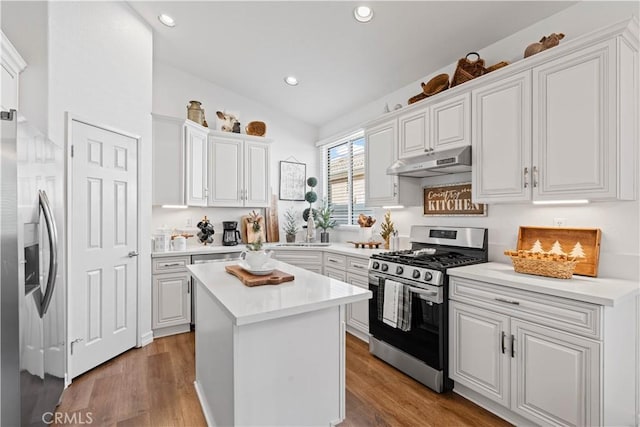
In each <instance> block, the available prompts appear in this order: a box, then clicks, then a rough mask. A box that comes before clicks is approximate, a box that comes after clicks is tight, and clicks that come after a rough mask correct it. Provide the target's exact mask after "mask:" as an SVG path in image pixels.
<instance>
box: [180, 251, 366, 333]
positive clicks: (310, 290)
mask: <svg viewBox="0 0 640 427" xmlns="http://www.w3.org/2000/svg"><path fill="white" fill-rule="evenodd" d="M236 263H237V261H227V262H216V263H207V264H194V265H189V266H187V269H188V270H189V271H190V273H191V275H192V276H193V277H194V278H195V279H196V280H197V281H198V282H200V283H201V284H202V286H199V287H198V292H200V291H201V289H203V288H204V289H206V290H207V291H209V292H210V293H211V295H213V297H214V298H215V299H216V300H217V301H218V302H219V303H220V304H221V305H222V307H224V309H225V310H226V311H227V313H228V314H229V315H230V316H231V317H232V319H233V322H234V324H235V325H246V324H249V323H255V322H262V321H264V320H269V319H276V318H279V317H285V316H291V315H294V314H301V313H307V312H310V311H314V310H320V309H323V308H328V307H333V306H337V305H342V304H349V303H352V302H357V301H362V300H367V299H369V298H371V296H372V294H371V291H369V290H367V289H362V288H359V287H357V286H352V285H349V284H348V283H344V282H341V281H339V280H335V279H331V278H329V277H326V276H322V275H320V274H317V273H313V272H311V271H308V270H305V269H302V268H298V267H295V266H293V265H290V264H286V263H284V262H281V261H275V263H276V268H277V269H278V270H280V271H283V272H285V273H289V274H293V275H294V276H295V279H294V280H293V281H291V282H285V283H281V284H279V285H263V286H254V287H249V286H245V285H244V284H243V283H242V282H241V281H240V280H239V279H238V278H236V277H235V276H233V275H232V274H230V273H227V272H226V271H225V269H224V267H225V266H227V265H234V264H236Z"/></svg>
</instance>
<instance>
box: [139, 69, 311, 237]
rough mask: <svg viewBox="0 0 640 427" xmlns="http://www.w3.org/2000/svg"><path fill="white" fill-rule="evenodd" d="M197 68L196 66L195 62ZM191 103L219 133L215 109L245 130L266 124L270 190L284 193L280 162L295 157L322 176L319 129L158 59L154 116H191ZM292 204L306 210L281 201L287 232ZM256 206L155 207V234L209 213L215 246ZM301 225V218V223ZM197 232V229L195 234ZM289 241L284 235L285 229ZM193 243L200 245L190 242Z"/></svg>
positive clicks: (308, 169) (198, 218)
mask: <svg viewBox="0 0 640 427" xmlns="http://www.w3.org/2000/svg"><path fill="white" fill-rule="evenodd" d="M190 65H192V64H190ZM190 100H198V101H200V102H202V107H203V108H204V109H205V113H206V119H207V122H208V124H209V127H210V128H212V129H216V128H218V129H219V127H216V124H217V120H216V115H215V113H216V111H217V110H227V111H230V112H235V113H238V114H239V119H240V123H241V129H242V132H243V133H244V126H245V125H246V124H247V123H248V122H250V121H253V120H261V121H263V122H265V123H266V125H267V134H266V136H267V137H268V138H269V139H273V141H274V142H273V143H272V145H271V176H270V179H271V188H272V193H273V194H276V195H277V194H278V192H279V178H280V161H281V160H288V159H289V160H293V157H295V159H297V161H300V162H302V163H306V165H307V176H317V174H318V173H319V170H320V169H319V168H318V165H317V161H318V156H317V152H316V151H317V149H316V147H315V141H316V140H317V129H316V128H315V127H313V126H310V125H307V124H306V123H303V122H301V121H299V120H296V119H294V118H292V117H290V116H288V115H287V114H285V113H283V112H280V111H277V110H274V109H273V108H271V107H267V106H265V105H262V104H260V103H258V102H256V101H253V100H252V99H250V98H247V97H244V96H241V95H238V94H236V93H234V92H231V91H229V90H227V89H225V88H223V87H220V86H218V85H216V84H215V83H213V82H209V81H206V80H203V79H201V78H199V77H196V76H194V75H192V74H189V73H188V72H186V71H183V70H179V69H177V68H175V67H172V66H170V65H168V64H166V63H163V62H160V61H154V68H153V112H154V113H157V114H162V115H166V116H173V117H184V118H186V116H187V105H188V104H189V101H190ZM289 206H293V207H294V208H295V209H296V210H298V211H300V212H302V210H303V209H304V208H305V207H306V203H305V202H287V201H279V203H278V210H279V215H280V225H281V227H280V228H282V221H283V219H282V216H283V214H284V211H285V210H286V209H287V208H288V207H289ZM251 210H252V209H251V208H189V209H187V210H171V209H163V208H161V207H154V208H153V221H152V224H151V230H155V229H156V228H158V227H160V226H162V225H168V226H169V227H178V228H185V223H186V220H187V218H189V219H190V220H191V222H192V224H193V225H195V224H196V223H197V222H198V221H199V220H200V219H201V218H202V217H203V216H204V215H207V216H208V217H209V219H210V220H211V222H212V223H213V225H214V228H215V230H216V234H215V235H214V243H216V244H217V243H220V239H221V238H222V221H239V220H240V217H241V216H242V215H246V214H248V213H249V212H251ZM300 222H301V223H302V218H301V219H300ZM196 231H197V230H196ZM280 234H281V239H282V240H283V241H284V235H283V234H284V233H283V232H282V230H281V231H280ZM189 244H197V242H196V240H195V239H190V240H189Z"/></svg>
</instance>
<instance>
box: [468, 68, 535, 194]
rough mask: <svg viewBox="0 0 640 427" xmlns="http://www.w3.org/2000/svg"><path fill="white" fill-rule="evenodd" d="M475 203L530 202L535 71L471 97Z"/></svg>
mask: <svg viewBox="0 0 640 427" xmlns="http://www.w3.org/2000/svg"><path fill="white" fill-rule="evenodd" d="M471 98H472V102H473V111H472V117H473V119H472V122H473V127H472V146H473V149H472V150H471V156H472V164H473V173H472V183H473V185H472V187H471V189H472V192H473V193H472V196H473V201H474V203H496V202H513V201H524V200H529V199H530V198H531V166H530V165H531V72H530V71H525V72H522V73H519V74H516V75H514V76H512V77H509V78H506V79H503V80H499V81H497V82H495V83H492V84H489V85H486V86H484V87H482V88H479V89H476V90H474V91H473V92H472V94H471Z"/></svg>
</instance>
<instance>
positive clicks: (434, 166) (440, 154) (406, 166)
mask: <svg viewBox="0 0 640 427" xmlns="http://www.w3.org/2000/svg"><path fill="white" fill-rule="evenodd" d="M461 172H471V146H466V147H462V148H452V149H449V150H442V151H435V152H433V153H429V154H422V155H420V156H416V157H409V158H408V159H401V160H398V161H396V162H395V163H394V164H392V165H391V166H389V168H388V169H387V175H400V176H412V177H416V178H424V177H427V176H437V175H447V174H452V173H461Z"/></svg>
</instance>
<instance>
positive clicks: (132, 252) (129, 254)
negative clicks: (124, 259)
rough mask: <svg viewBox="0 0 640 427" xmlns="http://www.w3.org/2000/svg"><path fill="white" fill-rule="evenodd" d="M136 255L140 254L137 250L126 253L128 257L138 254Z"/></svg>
mask: <svg viewBox="0 0 640 427" xmlns="http://www.w3.org/2000/svg"><path fill="white" fill-rule="evenodd" d="M138 255H140V254H139V253H138V252H136V251H131V252H129V253H128V254H127V256H128V257H129V258H133V257H134V256H138Z"/></svg>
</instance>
